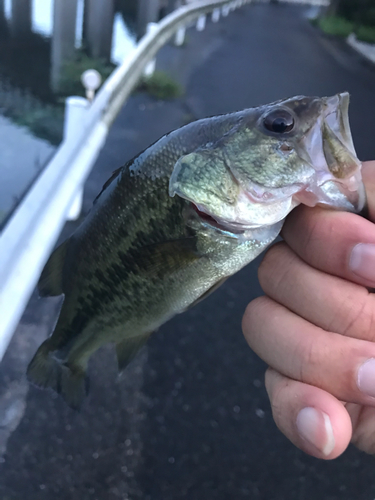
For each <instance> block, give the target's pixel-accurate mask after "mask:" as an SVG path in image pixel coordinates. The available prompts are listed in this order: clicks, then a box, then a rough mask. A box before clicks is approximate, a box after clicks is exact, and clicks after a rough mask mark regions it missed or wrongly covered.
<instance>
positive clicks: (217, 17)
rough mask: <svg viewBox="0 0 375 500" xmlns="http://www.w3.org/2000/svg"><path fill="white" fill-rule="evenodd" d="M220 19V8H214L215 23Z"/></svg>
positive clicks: (213, 17) (213, 19) (213, 20)
mask: <svg viewBox="0 0 375 500" xmlns="http://www.w3.org/2000/svg"><path fill="white" fill-rule="evenodd" d="M219 19H220V9H214V10H213V11H212V16H211V20H212V22H213V23H217V22H218V20H219Z"/></svg>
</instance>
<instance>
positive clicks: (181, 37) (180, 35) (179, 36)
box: [174, 27, 186, 47]
mask: <svg viewBox="0 0 375 500" xmlns="http://www.w3.org/2000/svg"><path fill="white" fill-rule="evenodd" d="M185 34H186V28H185V27H182V28H179V29H178V30H177V31H176V36H175V39H174V44H175V45H176V46H177V47H181V45H183V43H184V41H185Z"/></svg>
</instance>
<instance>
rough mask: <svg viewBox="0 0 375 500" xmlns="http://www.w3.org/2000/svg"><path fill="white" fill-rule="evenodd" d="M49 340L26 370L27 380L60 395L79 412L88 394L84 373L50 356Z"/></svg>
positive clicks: (78, 368)
mask: <svg viewBox="0 0 375 500" xmlns="http://www.w3.org/2000/svg"><path fill="white" fill-rule="evenodd" d="M52 353H53V351H52V349H51V348H50V345H49V339H48V340H46V341H45V342H43V344H42V345H41V346H40V347H39V349H38V350H37V352H36V353H35V356H34V357H33V359H32V360H31V362H30V364H29V366H28V368H27V378H28V379H29V381H30V382H32V383H33V384H35V385H37V386H38V387H43V388H50V389H52V390H53V391H55V392H56V393H57V394H61V396H62V397H63V399H64V400H65V401H66V403H67V404H68V405H69V406H70V407H71V408H73V409H75V410H79V409H80V407H81V405H82V401H83V399H84V398H85V396H86V395H87V393H88V378H87V376H86V371H85V370H84V369H82V368H81V367H80V366H76V365H72V364H69V363H64V362H63V361H62V360H59V359H57V358H55V357H54V356H53V355H52Z"/></svg>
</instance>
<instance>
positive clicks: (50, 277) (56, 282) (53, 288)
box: [38, 240, 69, 297]
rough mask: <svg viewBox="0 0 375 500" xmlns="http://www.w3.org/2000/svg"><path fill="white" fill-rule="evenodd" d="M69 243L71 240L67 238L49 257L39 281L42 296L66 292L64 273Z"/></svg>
mask: <svg viewBox="0 0 375 500" xmlns="http://www.w3.org/2000/svg"><path fill="white" fill-rule="evenodd" d="M68 244H69V240H66V241H65V242H64V243H62V244H61V245H60V246H59V247H57V248H56V250H55V251H54V252H53V253H52V255H51V256H50V258H49V259H48V261H47V264H46V265H45V267H44V269H43V271H42V275H41V277H40V279H39V283H38V290H39V294H40V296H41V297H48V296H56V295H61V294H62V293H64V291H63V284H62V275H63V266H64V261H65V256H66V250H67V247H68Z"/></svg>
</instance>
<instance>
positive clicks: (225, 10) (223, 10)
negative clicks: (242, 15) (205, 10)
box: [221, 5, 229, 17]
mask: <svg viewBox="0 0 375 500" xmlns="http://www.w3.org/2000/svg"><path fill="white" fill-rule="evenodd" d="M221 14H222V16H223V17H226V16H227V15H228V14H229V7H228V5H223V7H222V8H221Z"/></svg>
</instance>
